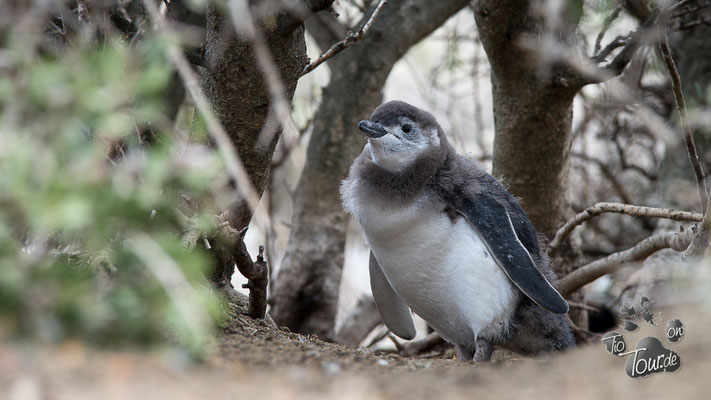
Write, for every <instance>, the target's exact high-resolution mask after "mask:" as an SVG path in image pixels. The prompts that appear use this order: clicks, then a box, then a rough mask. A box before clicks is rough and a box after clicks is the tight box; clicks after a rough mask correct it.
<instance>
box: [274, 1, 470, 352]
mask: <svg viewBox="0 0 711 400" xmlns="http://www.w3.org/2000/svg"><path fill="white" fill-rule="evenodd" d="M466 4H467V1H466V0H448V1H425V0H407V1H401V2H395V1H393V2H390V3H388V4H387V5H385V7H384V8H383V9H382V11H381V13H380V15H379V16H378V18H377V19H376V20H375V22H374V23H373V25H372V27H371V29H370V32H369V33H368V35H367V36H366V37H364V38H363V39H362V40H361V41H360V42H358V43H357V44H355V45H354V46H353V47H351V48H349V49H347V50H345V51H344V52H343V53H341V54H339V55H337V56H336V57H335V58H334V59H332V61H331V63H330V64H329V68H330V70H331V79H330V82H329V84H328V86H327V87H326V88H325V89H324V91H323V98H322V100H321V105H320V106H319V109H318V111H317V113H316V118H315V120H314V128H313V133H312V136H311V141H310V142H309V147H308V150H307V157H306V165H305V167H304V171H303V173H302V175H301V178H300V180H299V184H298V187H297V190H296V195H295V200H294V216H293V219H292V230H291V235H290V238H289V245H288V248H287V253H286V256H285V258H284V262H283V263H282V266H281V270H280V272H279V274H278V277H277V281H276V284H275V286H274V293H272V295H271V304H272V308H271V311H270V314H271V315H272V317H273V318H274V320H275V321H276V322H277V323H278V324H280V325H286V326H288V327H289V328H290V329H291V330H293V331H296V332H302V333H316V334H318V335H319V336H321V337H322V338H326V339H330V338H331V337H332V335H333V328H334V322H335V316H336V307H337V303H338V287H339V284H340V280H341V270H342V267H343V252H344V248H345V241H346V225H347V222H348V218H347V216H346V215H345V214H344V212H343V209H342V207H341V201H340V196H339V186H340V183H341V180H342V179H344V178H345V177H346V175H347V173H348V168H349V166H350V165H351V163H352V162H353V160H354V159H355V157H356V156H357V155H358V154H359V153H360V151H361V150H362V148H363V146H364V145H365V139H364V138H363V136H362V135H360V134H359V132H358V128H357V124H358V121H360V120H362V119H367V118H369V116H370V113H371V112H372V111H373V109H374V108H375V107H376V106H378V105H379V104H380V103H381V101H382V88H383V86H384V85H385V81H386V79H387V77H388V74H389V73H390V70H391V69H392V67H393V65H394V64H395V62H396V61H397V60H399V59H400V58H401V57H402V56H403V55H404V54H405V53H406V52H407V50H408V49H409V48H410V47H411V46H412V45H413V44H415V43H417V42H418V41H420V40H421V39H422V38H424V37H425V36H427V35H428V34H429V33H431V32H432V31H434V30H435V29H436V28H437V27H439V26H440V25H441V24H442V23H444V22H445V21H446V20H447V19H448V18H449V17H450V16H451V15H453V14H454V13H456V12H457V11H459V10H460V9H461V8H463V7H464V6H465V5H466ZM364 20H365V19H364Z"/></svg>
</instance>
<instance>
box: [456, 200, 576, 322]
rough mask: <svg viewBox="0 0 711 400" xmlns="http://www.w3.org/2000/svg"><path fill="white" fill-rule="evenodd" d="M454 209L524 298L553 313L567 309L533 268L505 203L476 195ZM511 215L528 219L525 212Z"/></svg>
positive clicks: (560, 298)
mask: <svg viewBox="0 0 711 400" xmlns="http://www.w3.org/2000/svg"><path fill="white" fill-rule="evenodd" d="M458 211H459V212H460V213H461V214H462V215H463V216H464V217H465V218H466V219H467V220H468V221H469V223H470V224H471V225H472V226H473V227H474V230H475V231H476V232H477V233H478V234H479V236H480V237H481V238H482V240H483V241H484V243H485V244H486V246H487V247H488V248H489V251H490V252H491V254H492V255H493V257H494V259H495V260H496V262H497V263H498V264H499V266H500V267H501V268H502V269H503V270H504V272H505V273H506V275H507V276H508V277H509V279H510V280H511V281H512V282H513V283H514V284H515V285H516V286H517V287H518V288H519V289H520V290H521V291H522V292H523V293H524V294H525V295H526V296H528V298H530V299H531V300H533V302H535V303H536V304H538V305H539V306H541V307H543V308H545V309H546V310H548V311H551V312H554V313H556V314H565V313H567V312H568V302H567V301H565V299H564V298H563V296H561V295H560V293H558V291H557V290H556V289H555V288H554V287H553V285H551V284H550V282H548V280H547V279H546V277H545V276H544V275H543V274H542V273H541V271H539V270H538V268H536V264H535V262H534V261H533V258H532V257H531V254H530V253H529V252H528V250H527V249H526V247H525V246H524V245H523V243H521V239H520V238H519V237H518V234H517V233H516V229H515V228H514V224H513V221H512V215H511V214H510V213H509V211H508V210H507V209H506V207H504V206H503V205H502V204H501V203H499V202H498V201H496V199H494V198H492V197H489V196H486V195H478V196H476V198H465V199H463V201H462V205H461V209H459V210H458ZM521 213H523V211H521ZM514 217H518V219H521V218H525V219H526V221H527V220H528V217H527V216H525V215H515V216H514ZM519 222H520V221H519ZM528 223H529V224H530V222H528Z"/></svg>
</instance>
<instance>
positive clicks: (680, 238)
mask: <svg viewBox="0 0 711 400" xmlns="http://www.w3.org/2000/svg"><path fill="white" fill-rule="evenodd" d="M690 241H691V234H690V232H689V231H686V232H667V233H661V234H658V235H654V236H651V237H648V238H646V239H644V240H643V241H641V242H639V243H637V244H636V245H635V246H634V247H632V248H629V249H627V250H624V251H620V252H617V253H613V254H610V255H609V256H607V257H605V258H602V259H599V260H595V261H593V262H591V263H589V264H586V265H584V266H582V267H580V268H577V269H576V270H575V271H573V272H571V273H570V274H568V275H567V276H566V277H564V278H563V279H561V280H559V281H558V283H557V285H556V287H557V288H558V291H559V292H560V294H561V295H563V296H567V295H569V294H571V293H573V292H575V291H576V290H578V289H580V288H581V287H583V286H585V285H587V284H588V283H591V282H592V281H594V280H596V279H597V278H599V277H601V276H604V275H607V274H611V273H613V272H615V271H617V270H619V269H621V268H622V267H625V266H627V265H629V264H628V263H629V262H632V261H640V260H644V259H645V258H647V257H649V256H650V255H652V254H653V253H655V252H657V251H659V250H662V249H666V248H672V249H674V250H676V251H683V250H684V249H685V248H686V247H687V246H688V245H689V242H690Z"/></svg>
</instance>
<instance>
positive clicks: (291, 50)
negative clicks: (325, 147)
mask: <svg viewBox="0 0 711 400" xmlns="http://www.w3.org/2000/svg"><path fill="white" fill-rule="evenodd" d="M250 3H255V2H254V1H251V2H250ZM261 3H266V1H262V2H261ZM331 3H333V0H321V1H315V0H309V1H306V0H304V1H301V2H300V4H301V5H303V6H304V7H307V5H308V6H309V7H310V8H309V10H310V11H313V12H316V11H320V10H323V9H325V8H327V7H329V6H330V5H331ZM273 6H274V7H278V6H280V5H279V2H274V4H273ZM300 11H302V12H304V11H306V8H304V9H303V10H300ZM302 12H300V13H298V15H291V14H289V13H288V12H286V11H281V12H274V13H273V14H270V17H269V18H268V19H267V20H266V22H264V21H261V20H259V19H257V20H255V25H256V26H257V28H258V30H259V33H258V34H261V35H263V38H264V41H265V42H266V45H267V47H268V48H269V50H270V53H271V57H272V61H273V63H274V66H275V67H276V69H277V70H278V72H279V76H280V78H281V83H282V85H283V87H284V97H285V98H286V101H288V102H289V103H291V101H292V99H293V97H294V91H295V90H296V82H297V81H298V79H299V77H300V76H301V71H302V70H303V69H304V67H305V66H306V65H307V63H308V57H307V56H306V42H305V39H304V27H303V25H302V22H303V18H305V17H306V15H304V14H303V13H302ZM271 16H276V17H275V18H273V19H272V18H271ZM206 17H207V32H206V42H205V60H204V64H205V69H204V71H203V74H202V88H203V90H204V91H205V95H206V97H207V99H208V101H209V102H210V105H211V106H212V109H213V111H214V112H215V115H216V116H217V117H218V118H219V120H220V122H221V123H222V125H223V126H224V128H225V130H226V132H227V134H228V135H229V137H230V139H231V141H232V143H233V144H234V146H235V148H236V150H237V153H238V155H239V157H240V158H241V160H242V163H243V164H244V166H245V168H246V170H247V174H248V175H249V178H250V180H251V182H252V185H253V186H254V188H255V189H256V191H257V194H258V195H259V196H260V197H261V195H262V194H263V192H264V188H265V187H266V184H267V179H268V178H269V171H270V164H271V159H272V155H273V154H274V148H275V147H276V143H277V141H278V140H279V137H280V136H281V132H282V126H281V125H280V124H279V123H278V122H277V121H276V120H275V118H274V117H273V116H271V115H270V108H271V104H270V103H271V98H270V94H269V90H268V87H267V82H266V79H265V78H264V75H263V71H261V70H260V67H259V65H258V63H257V62H256V60H255V55H254V49H253V48H252V42H251V41H250V40H249V38H247V37H243V36H238V35H237V34H236V33H235V29H234V27H233V26H232V23H231V20H230V18H229V16H228V15H223V13H222V11H221V7H220V6H218V5H216V4H213V3H210V4H209V5H208V6H207V14H206ZM267 22H268V24H267ZM265 127H266V128H265ZM263 130H264V132H262V131H263ZM261 135H264V137H267V138H270V140H266V141H265V140H260V136H261ZM251 219H252V212H251V210H250V209H249V207H248V206H247V204H246V202H245V201H244V200H243V199H235V202H234V203H233V204H232V205H231V206H230V219H229V222H230V225H231V226H232V227H233V228H234V229H236V230H238V231H239V230H241V229H243V228H244V227H246V226H247V225H248V224H249V222H250V220H251ZM233 274H234V264H232V263H224V262H223V263H217V265H216V270H215V273H214V276H213V280H214V281H215V282H216V283H217V284H218V286H224V285H225V284H227V285H228V286H229V282H230V279H231V278H232V275H233Z"/></svg>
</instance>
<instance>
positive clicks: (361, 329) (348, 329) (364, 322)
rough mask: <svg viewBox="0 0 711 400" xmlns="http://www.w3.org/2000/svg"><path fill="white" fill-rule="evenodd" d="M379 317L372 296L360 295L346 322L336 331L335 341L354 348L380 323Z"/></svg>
mask: <svg viewBox="0 0 711 400" xmlns="http://www.w3.org/2000/svg"><path fill="white" fill-rule="evenodd" d="M380 322H381V318H380V314H378V310H377V308H376V307H375V300H373V298H372V297H365V296H364V297H362V298H361V299H360V300H358V304H357V305H356V308H355V309H354V310H353V311H352V312H351V313H350V314H348V316H347V317H346V322H345V323H344V324H343V325H342V326H341V329H339V330H338V332H336V336H335V338H334V339H335V341H336V342H337V343H343V344H345V345H346V346H348V347H352V348H356V347H358V345H359V344H360V342H362V341H363V339H365V338H366V336H368V334H369V333H370V332H371V331H372V330H373V329H375V327H377V326H378V324H380Z"/></svg>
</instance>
